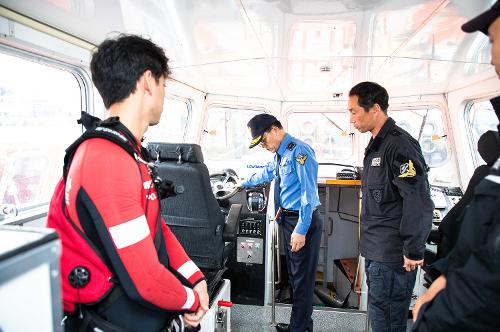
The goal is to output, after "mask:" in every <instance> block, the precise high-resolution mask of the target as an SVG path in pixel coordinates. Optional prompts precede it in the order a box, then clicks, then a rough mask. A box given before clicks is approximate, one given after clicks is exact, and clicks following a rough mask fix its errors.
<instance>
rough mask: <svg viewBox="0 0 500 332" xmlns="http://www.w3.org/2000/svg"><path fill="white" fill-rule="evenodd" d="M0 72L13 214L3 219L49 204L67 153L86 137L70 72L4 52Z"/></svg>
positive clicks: (3, 183)
mask: <svg viewBox="0 0 500 332" xmlns="http://www.w3.org/2000/svg"><path fill="white" fill-rule="evenodd" d="M31 60H32V61H31ZM35 61H36V62H35ZM0 72H1V73H2V74H1V75H0V207H1V208H2V210H3V211H5V210H7V211H10V212H12V213H11V214H8V215H3V214H1V213H0V220H1V219H4V218H8V217H12V216H14V215H15V212H14V211H15V210H17V211H18V212H19V213H22V212H25V211H29V210H30V209H32V208H35V207H39V206H42V205H44V204H46V203H48V201H49V200H50V197H51V195H52V192H53V189H54V187H55V184H56V182H57V181H58V179H59V177H60V176H61V174H62V173H61V171H62V163H63V157H64V150H65V149H66V147H67V146H68V145H69V144H71V142H72V141H73V140H75V139H76V138H77V137H78V136H79V135H80V134H81V132H82V129H81V126H79V125H78V124H77V123H76V119H78V118H79V116H80V110H81V109H82V92H81V91H82V90H81V88H80V84H79V82H78V81H77V79H76V77H75V75H74V74H73V73H72V72H71V71H70V69H68V68H63V67H57V66H54V65H52V64H50V63H49V62H45V61H43V60H40V57H38V56H37V57H36V58H35V57H33V59H28V58H22V57H19V56H17V55H11V54H10V53H9V54H7V53H5V52H2V50H1V49H0Z"/></svg>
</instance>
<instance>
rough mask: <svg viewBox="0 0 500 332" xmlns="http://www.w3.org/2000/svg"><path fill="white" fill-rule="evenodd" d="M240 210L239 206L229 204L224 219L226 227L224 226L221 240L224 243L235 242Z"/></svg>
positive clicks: (240, 206)
mask: <svg viewBox="0 0 500 332" xmlns="http://www.w3.org/2000/svg"><path fill="white" fill-rule="evenodd" d="M241 209H242V205H241V204H231V208H230V209H229V213H228V214H227V218H226V225H225V226H224V233H223V234H222V239H223V240H224V241H225V242H232V241H236V234H237V233H238V229H239V225H240V215H241Z"/></svg>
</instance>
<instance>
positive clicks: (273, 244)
mask: <svg viewBox="0 0 500 332" xmlns="http://www.w3.org/2000/svg"><path fill="white" fill-rule="evenodd" d="M281 211H282V209H281V207H280V208H279V209H278V211H277V212H276V215H275V216H274V219H271V223H270V226H271V280H272V283H271V326H276V295H275V287H276V282H275V275H274V273H275V271H274V269H275V267H274V262H275V258H274V255H275V254H276V249H277V248H276V247H277V246H276V222H277V220H278V219H279V217H280V216H281ZM278 254H279V253H278ZM279 268H280V267H279V266H278V269H279Z"/></svg>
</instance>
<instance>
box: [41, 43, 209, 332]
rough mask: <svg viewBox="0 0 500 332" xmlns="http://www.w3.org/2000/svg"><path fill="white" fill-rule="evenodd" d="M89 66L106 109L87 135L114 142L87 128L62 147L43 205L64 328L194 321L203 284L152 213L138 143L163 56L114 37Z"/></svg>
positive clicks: (158, 107)
mask: <svg viewBox="0 0 500 332" xmlns="http://www.w3.org/2000/svg"><path fill="white" fill-rule="evenodd" d="M90 68H91V72H92V80H93V82H94V84H95V86H96V87H97V89H98V91H99V93H100V94H101V96H102V99H103V101H104V104H105V107H106V109H107V111H108V113H109V118H108V119H107V120H105V121H102V122H101V123H100V124H98V126H97V128H95V130H94V131H93V133H94V134H95V133H96V132H97V133H102V134H103V136H114V138H115V139H111V140H110V139H109V138H108V139H106V138H105V137H95V136H99V135H97V134H95V135H94V136H92V137H90V138H88V137H87V138H86V139H84V140H82V141H77V143H75V144H74V145H72V146H76V148H75V149H74V153H72V155H70V158H71V160H70V164H69V162H68V167H67V169H65V176H64V178H63V179H62V180H61V181H60V183H59V185H58V187H57V188H56V192H55V194H54V197H53V199H52V202H51V207H50V210H49V216H48V227H53V228H56V229H57V231H58V233H59V235H60V237H61V240H62V246H63V252H62V257H61V278H62V285H63V302H64V310H65V312H66V313H67V319H66V324H65V325H66V330H71V331H73V330H78V331H85V330H94V328H99V329H101V330H106V331H167V330H169V328H170V325H171V322H172V320H173V318H174V317H177V316H179V315H182V317H183V321H184V323H185V324H186V325H187V326H191V327H196V326H198V325H199V322H200V321H201V319H202V317H203V315H204V314H205V313H206V311H207V310H208V294H207V283H206V281H205V278H204V276H203V274H202V272H201V271H200V270H199V268H198V267H197V266H196V265H195V264H194V263H193V262H192V261H191V260H190V259H189V257H188V256H187V255H186V253H185V251H184V250H183V248H182V247H181V245H180V244H179V242H178V241H177V239H176V238H175V236H174V234H173V233H172V232H171V231H170V229H169V228H168V226H167V225H166V224H165V222H164V221H163V219H162V218H161V215H160V201H159V194H158V191H157V190H156V188H155V183H154V181H153V180H154V179H153V178H152V176H151V174H152V169H150V166H149V165H148V164H147V162H146V161H147V160H148V158H147V156H146V155H145V154H144V150H143V149H141V138H142V136H143V134H144V133H145V132H146V130H147V129H148V126H151V125H156V124H157V123H158V122H159V121H160V116H161V114H162V111H163V100H164V96H165V86H164V84H165V80H166V79H167V78H168V75H169V74H170V70H169V67H168V58H167V57H166V56H165V53H164V51H163V50H162V49H161V48H159V47H158V46H157V45H155V44H154V43H152V42H151V41H149V40H146V39H143V38H141V37H138V36H133V35H121V36H119V37H118V38H116V39H107V40H105V41H104V42H103V43H102V44H100V45H99V47H98V49H97V51H96V52H95V53H94V55H93V56H92V61H91V64H90ZM84 135H85V134H84ZM112 138H113V137H112ZM116 141H118V143H120V142H121V143H120V144H118V143H117V142H116ZM68 150H71V147H70V148H69V149H68ZM68 150H67V151H68ZM68 154H69V153H68ZM68 154H67V155H68ZM64 180H65V181H64ZM58 189H59V191H58ZM61 189H62V190H61ZM61 206H62V209H63V210H62V211H63V212H62V213H60V214H58V211H61ZM60 216H63V218H61V217H60ZM64 217H65V218H64Z"/></svg>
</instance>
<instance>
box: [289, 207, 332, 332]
mask: <svg viewBox="0 0 500 332" xmlns="http://www.w3.org/2000/svg"><path fill="white" fill-rule="evenodd" d="M297 220H298V216H282V217H281V226H282V227H281V229H282V231H283V239H284V247H285V254H286V263H287V268H288V276H289V280H290V285H291V286H292V299H293V305H292V315H291V317H290V331H292V332H305V331H312V330H313V321H312V318H311V315H312V310H313V293H314V284H315V279H316V267H317V265H318V255H319V246H320V244H321V233H322V231H323V219H322V218H321V215H320V213H319V211H318V210H315V211H314V212H313V214H312V220H311V225H310V226H309V229H308V231H307V234H306V244H305V246H304V247H302V249H300V250H299V251H297V252H292V251H291V249H292V247H291V245H290V242H291V241H290V239H291V235H292V233H293V230H294V229H295V225H296V224H297Z"/></svg>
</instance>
